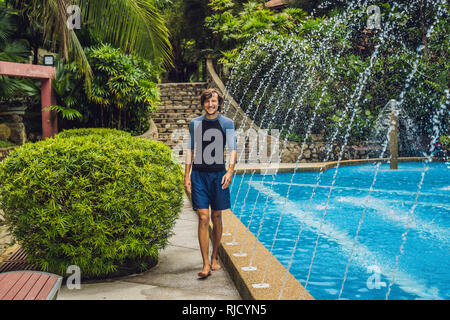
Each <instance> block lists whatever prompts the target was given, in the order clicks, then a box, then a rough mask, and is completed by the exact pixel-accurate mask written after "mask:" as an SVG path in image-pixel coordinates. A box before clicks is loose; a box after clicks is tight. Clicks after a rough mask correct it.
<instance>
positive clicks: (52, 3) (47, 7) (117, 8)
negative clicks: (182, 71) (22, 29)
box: [9, 0, 172, 84]
mask: <svg viewBox="0 0 450 320" xmlns="http://www.w3.org/2000/svg"><path fill="white" fill-rule="evenodd" d="M9 3H11V5H12V6H13V7H14V8H15V9H17V10H19V11H20V12H22V14H25V13H26V15H27V17H29V19H30V20H32V21H34V23H35V24H37V25H40V26H41V28H42V31H43V33H44V42H49V43H51V45H52V47H53V50H56V48H58V49H59V52H60V54H61V56H62V57H63V59H64V61H65V62H66V63H67V62H70V61H75V62H76V63H77V65H78V68H79V69H80V71H82V72H83V74H85V75H86V77H85V80H86V81H87V83H88V84H89V81H90V80H91V78H92V70H91V67H90V65H89V62H88V60H87V58H86V56H85V53H84V50H83V47H82V46H81V44H80V41H79V39H78V36H77V33H76V29H75V28H73V27H70V28H69V27H68V25H70V23H69V24H68V20H69V19H72V18H76V17H77V14H79V17H80V20H81V28H89V29H91V30H92V32H93V33H95V34H96V35H97V36H98V37H99V38H100V39H102V40H103V41H105V42H109V43H111V44H112V45H113V46H116V47H119V48H121V49H122V50H123V51H124V52H126V53H132V54H136V55H139V56H142V57H144V58H147V59H150V60H152V61H158V60H162V63H163V65H164V66H165V67H170V66H171V65H172V63H171V46H170V42H169V40H168V37H169V33H168V30H167V28H166V26H165V24H164V21H163V20H162V18H161V15H160V13H159V11H158V10H157V9H156V8H155V6H154V2H153V1H151V0H109V1H106V2H105V1H103V0H89V1H88V0H75V1H72V0H44V1H40V0H32V1H29V0H11V1H9ZM71 8H72V9H74V10H72V11H70V10H69V9H71ZM77 8H79V10H78V9H77ZM68 12H69V13H68Z"/></svg>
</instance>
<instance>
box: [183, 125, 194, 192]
mask: <svg viewBox="0 0 450 320" xmlns="http://www.w3.org/2000/svg"><path fill="white" fill-rule="evenodd" d="M193 154H194V123H193V122H192V121H191V122H190V123H189V138H188V144H187V148H186V159H185V164H184V189H185V190H186V193H187V194H188V195H189V197H190V196H191V193H192V186H191V167H192V158H193Z"/></svg>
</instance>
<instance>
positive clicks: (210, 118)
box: [205, 112, 219, 120]
mask: <svg viewBox="0 0 450 320" xmlns="http://www.w3.org/2000/svg"><path fill="white" fill-rule="evenodd" d="M218 116H219V112H215V113H213V114H209V113H206V114H205V118H206V119H208V120H214V119H216V118H217V117H218Z"/></svg>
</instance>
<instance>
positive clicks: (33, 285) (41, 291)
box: [0, 271, 62, 300]
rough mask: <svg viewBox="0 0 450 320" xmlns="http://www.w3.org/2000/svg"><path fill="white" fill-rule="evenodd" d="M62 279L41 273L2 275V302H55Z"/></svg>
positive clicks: (24, 272) (13, 272) (0, 295)
mask: <svg viewBox="0 0 450 320" xmlns="http://www.w3.org/2000/svg"><path fill="white" fill-rule="evenodd" d="M61 283H62V277H61V276H58V275H56V274H51V273H47V272H40V271H11V272H4V273H0V300H55V299H56V296H57V295H58V292H59V289H60V288H61Z"/></svg>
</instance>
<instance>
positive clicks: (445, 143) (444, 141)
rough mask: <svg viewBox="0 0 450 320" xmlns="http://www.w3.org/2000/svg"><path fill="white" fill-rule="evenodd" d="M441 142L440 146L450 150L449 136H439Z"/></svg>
mask: <svg viewBox="0 0 450 320" xmlns="http://www.w3.org/2000/svg"><path fill="white" fill-rule="evenodd" d="M440 140H441V144H442V146H443V147H444V148H445V149H447V150H450V136H441V139H440Z"/></svg>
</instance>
